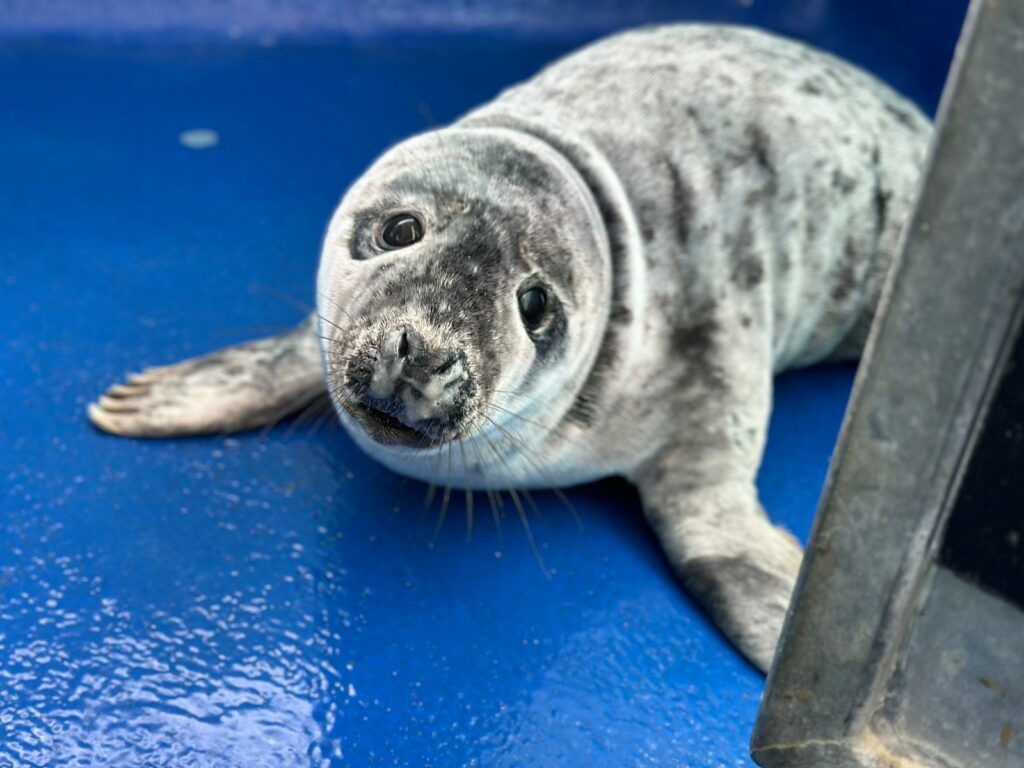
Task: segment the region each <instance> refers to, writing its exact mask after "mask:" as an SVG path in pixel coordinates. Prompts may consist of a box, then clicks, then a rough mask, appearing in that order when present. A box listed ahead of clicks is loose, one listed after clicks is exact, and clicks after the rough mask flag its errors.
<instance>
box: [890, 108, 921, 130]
mask: <svg viewBox="0 0 1024 768" xmlns="http://www.w3.org/2000/svg"><path fill="white" fill-rule="evenodd" d="M885 111H886V112H888V113H889V114H890V115H892V116H893V117H894V118H896V122H898V123H899V124H900V125H903V126H905V127H906V128H910V129H911V130H917V128H918V124H917V121H916V120H915V119H914V116H913V115H912V114H911V113H910V112H908V111H907V110H905V109H903V108H902V107H897V106H896V105H895V104H886V105H885Z"/></svg>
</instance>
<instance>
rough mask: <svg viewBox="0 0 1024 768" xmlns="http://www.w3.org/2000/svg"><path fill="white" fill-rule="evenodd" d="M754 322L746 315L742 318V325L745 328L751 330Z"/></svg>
mask: <svg viewBox="0 0 1024 768" xmlns="http://www.w3.org/2000/svg"><path fill="white" fill-rule="evenodd" d="M752 322H753V320H751V319H750V316H749V315H744V316H743V317H741V318H740V325H742V326H743V327H744V328H749V327H750V324H751V323H752Z"/></svg>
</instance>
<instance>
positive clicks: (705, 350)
mask: <svg viewBox="0 0 1024 768" xmlns="http://www.w3.org/2000/svg"><path fill="white" fill-rule="evenodd" d="M717 331H718V325H717V323H715V322H714V321H713V320H708V321H706V322H703V323H699V324H697V325H692V326H687V327H678V328H674V329H673V330H672V335H671V344H672V349H673V351H674V352H675V356H676V358H677V359H678V360H680V361H682V362H683V364H684V365H685V366H686V369H685V373H684V374H683V377H682V381H681V382H680V383H681V388H682V389H690V388H692V387H693V386H695V385H701V386H703V387H704V388H705V389H709V390H719V389H722V388H724V387H725V377H724V376H723V375H722V371H721V370H720V369H719V367H718V366H717V365H716V364H715V363H714V360H713V356H714V348H715V334H716V333H717Z"/></svg>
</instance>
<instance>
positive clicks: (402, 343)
mask: <svg viewBox="0 0 1024 768" xmlns="http://www.w3.org/2000/svg"><path fill="white" fill-rule="evenodd" d="M398 356H399V357H408V356H409V331H408V330H407V329H405V328H403V329H402V338H400V339H399V340H398Z"/></svg>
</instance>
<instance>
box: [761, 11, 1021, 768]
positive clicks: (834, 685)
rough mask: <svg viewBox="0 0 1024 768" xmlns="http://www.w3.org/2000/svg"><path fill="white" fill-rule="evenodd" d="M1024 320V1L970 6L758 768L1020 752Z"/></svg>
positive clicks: (982, 760)
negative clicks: (1016, 463) (1013, 464)
mask: <svg viewBox="0 0 1024 768" xmlns="http://www.w3.org/2000/svg"><path fill="white" fill-rule="evenodd" d="M922 13H923V16H922V23H927V22H926V18H925V16H926V13H925V11H924V7H922ZM1022 317H1024V0H975V2H974V3H973V5H972V7H971V10H970V13H969V14H968V19H967V22H966V23H965V27H964V32H963V35H962V37H961V41H960V45H959V48H958V50H957V55H956V59H955V61H954V66H953V70H952V74H951V75H950V78H949V80H948V82H947V86H946V91H945V94H944V96H943V102H942V106H941V107H940V112H939V120H938V128H937V133H936V138H935V141H934V144H933V147H932V153H931V158H930V161H929V165H928V170H927V172H926V174H925V179H924V181H923V186H922V190H921V195H920V198H919V201H918V204H917V207H916V210H915V212H914V214H913V216H912V218H911V221H910V222H909V224H908V226H907V231H906V232H905V233H904V241H903V250H902V255H901V257H900V258H899V260H898V262H897V264H896V266H895V267H894V269H893V274H892V275H891V277H890V282H889V285H888V288H887V291H886V294H885V296H884V297H883V306H882V308H881V310H880V314H879V318H878V320H877V321H876V323H875V327H874V328H873V331H872V338H871V340H870V341H869V344H868V350H867V352H866V354H865V358H864V362H863V364H862V366H861V370H860V372H859V374H858V378H857V383H856V386H855V389H854V395H853V398H852V401H851V405H850V408H849V410H848V412H847V415H846V421H845V424H844V427H843V432H842V435H841V438H840V444H839V447H838V449H837V452H836V455H835V457H834V459H833V463H832V467H831V470H830V473H829V479H828V482H827V484H826V489H825V492H824V495H823V499H822V504H821V508H820V511H819V514H818V518H817V520H816V523H815V528H814V531H813V534H812V537H811V543H810V546H809V548H808V553H807V558H806V561H805V563H804V567H803V571H802V573H801V577H800V581H799V583H798V586H797V590H796V594H795V598H794V603H793V606H792V608H791V611H790V616H789V619H788V621H787V624H786V628H785V630H784V632H783V640H782V644H781V646H780V651H779V654H778V656H777V658H776V660H775V666H774V668H773V670H772V673H771V674H770V675H769V680H768V685H767V688H766V692H765V696H764V699H763V701H762V707H761V712H760V715H759V718H758V722H757V726H756V728H755V733H754V736H753V740H752V745H751V749H752V754H753V756H754V759H755V760H756V761H757V762H758V763H759V764H760V765H762V766H767V767H769V768H776V767H779V768H782V767H785V768H789V767H791V766H827V767H828V768H846V767H849V768H864V767H866V766H900V767H901V768H907V767H908V766H950V767H954V766H955V767H957V768H961V767H962V768H988V767H989V766H993V767H999V768H1010V766H1014V767H1015V768H1021V766H1024V602H1022V601H1021V600H1020V595H1021V594H1024V559H1022V557H1024V556H1022V554H1021V550H1020V549H1019V548H1020V547H1024V463H1022V464H1021V466H1019V467H1017V468H1016V469H1017V472H1016V473H1014V472H1013V467H1010V466H1009V465H1007V464H1006V462H1007V461H1009V459H1010V458H1012V457H1016V456H1018V455H1019V456H1021V457H1024V452H1022V453H1020V454H1018V453H1016V451H1018V450H1021V451H1024V378H1022V376H1024V374H1022V373H1021V372H1022V371H1024V337H1022V336H1021V323H1022ZM1018 392H1019V395H1018V394H1017V393H1018ZM1013 460H1014V461H1016V459H1013ZM1017 475H1019V477H1017Z"/></svg>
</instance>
